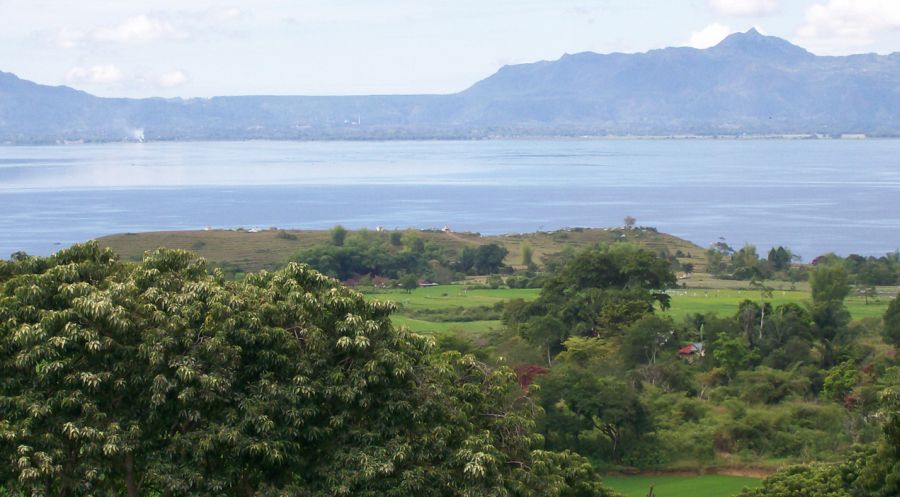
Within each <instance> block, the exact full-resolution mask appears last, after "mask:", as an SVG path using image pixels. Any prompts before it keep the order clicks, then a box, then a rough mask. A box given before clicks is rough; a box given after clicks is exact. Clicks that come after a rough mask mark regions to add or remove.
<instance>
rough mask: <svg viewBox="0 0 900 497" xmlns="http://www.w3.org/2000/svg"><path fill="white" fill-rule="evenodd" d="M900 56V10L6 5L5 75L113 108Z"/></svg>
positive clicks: (640, 3)
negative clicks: (542, 65) (535, 67)
mask: <svg viewBox="0 0 900 497" xmlns="http://www.w3.org/2000/svg"><path fill="white" fill-rule="evenodd" d="M751 27H755V28H757V29H758V30H759V31H760V32H763V33H765V34H769V35H773V36H779V37H781V38H785V39H787V40H789V41H791V42H793V43H796V44H798V45H800V46H802V47H804V48H806V49H808V50H810V51H811V52H813V53H816V54H819V55H844V54H850V53H862V52H877V53H883V54H886V53H891V52H895V51H900V0H452V1H451V0H252V1H249V0H243V1H238V0H231V1H229V0H155V1H149V0H0V71H5V72H12V73H15V74H16V75H18V76H19V77H22V78H24V79H29V80H32V81H36V82H38V83H42V84H50V85H68V86H71V87H73V88H77V89H80V90H85V91H88V92H90V93H93V94H95V95H100V96H109V97H147V96H162V97H210V96H215V95H366V94H417V93H454V92H457V91H460V90H463V89H465V88H467V87H469V86H470V85H472V84H473V83H474V82H476V81H478V80H481V79H484V78H486V77H488V76H490V75H491V74H493V73H494V72H495V71H496V70H497V69H499V68H500V67H501V66H503V65H506V64H518V63H524V62H533V61H537V60H555V59H557V58H559V57H560V56H562V55H563V54H566V53H577V52H583V51H593V52H599V53H608V52H643V51H647V50H651V49H656V48H663V47H667V46H693V47H697V48H705V47H708V46H712V45H714V44H716V43H717V42H719V41H720V40H721V39H723V38H724V37H725V36H727V35H728V34H730V33H733V32H736V31H746V30H748V29H749V28H751Z"/></svg>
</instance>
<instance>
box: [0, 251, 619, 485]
mask: <svg viewBox="0 0 900 497" xmlns="http://www.w3.org/2000/svg"><path fill="white" fill-rule="evenodd" d="M391 311H392V306H391V305H389V304H381V303H367V302H366V301H365V300H363V298H362V297H361V296H360V295H359V294H356V293H354V292H352V291H350V290H346V289H344V288H341V287H340V286H339V285H338V284H337V282H336V281H334V280H332V279H329V278H327V277H324V276H322V275H321V274H319V273H317V272H315V271H313V270H311V269H309V268H308V267H306V266H303V265H299V264H290V265H288V266H287V267H286V268H285V269H283V270H281V271H277V272H272V273H261V274H258V275H251V276H249V277H248V278H247V279H246V281H242V282H227V281H225V280H224V278H223V277H222V276H221V274H217V273H212V274H211V273H210V272H209V271H208V270H207V267H206V265H205V263H204V262H203V261H202V260H200V259H197V258H196V257H194V256H193V255H191V254H189V253H187V252H183V251H165V250H164V251H157V252H154V253H150V254H148V255H147V256H146V257H145V259H144V260H143V261H142V262H141V263H138V264H125V263H122V262H119V261H118V260H117V259H116V257H115V256H114V255H113V254H112V253H111V252H109V251H108V250H103V249H100V248H99V247H98V246H97V245H96V244H94V243H91V244H85V245H76V246H74V247H72V248H70V249H66V250H63V251H61V252H59V253H57V254H55V255H54V256H52V257H49V258H29V257H22V258H19V259H18V260H15V261H10V262H0V459H2V460H3V464H0V478H2V479H0V488H5V489H6V490H7V491H15V492H18V493H23V494H26V495H32V496H66V497H69V496H72V497H76V496H79V497H80V496H88V495H95V496H113V495H116V496H118V495H128V496H150V495H153V496H156V495H160V496H173V497H174V496H198V497H199V496H207V495H222V496H260V497H261V496H284V495H296V496H309V497H318V496H323V497H324V496H339V495H354V496H381V495H388V496H390V495H395V496H408V495H421V496H426V497H427V496H491V495H497V496H499V495H510V496H543V495H556V496H573V497H574V496H579V497H580V496H584V497H587V496H591V495H605V494H606V491H605V490H604V489H603V488H602V487H601V486H600V484H599V480H598V479H597V477H596V474H595V473H594V472H593V470H592V469H591V467H590V465H589V464H588V463H587V462H586V461H585V460H584V459H582V458H580V457H579V456H576V455H574V454H571V453H556V452H548V451H545V450H543V449H542V448H541V437H540V436H538V435H536V434H535V433H534V432H533V429H532V428H533V424H534V421H533V418H532V407H531V403H530V401H529V399H528V398H527V397H525V396H523V394H522V392H521V390H519V389H518V386H517V385H516V383H515V375H514V374H513V373H512V371H510V370H508V369H505V368H499V369H495V368H489V367H487V366H485V365H484V364H482V363H479V362H478V361H476V360H475V359H473V358H472V357H470V356H462V355H460V354H458V353H446V354H441V355H438V354H436V353H435V352H433V350H432V345H431V342H430V341H429V340H427V339H425V338H422V337H419V336H416V335H411V334H409V333H407V332H405V331H403V330H397V329H395V328H394V327H393V326H392V325H391V322H390V313H391Z"/></svg>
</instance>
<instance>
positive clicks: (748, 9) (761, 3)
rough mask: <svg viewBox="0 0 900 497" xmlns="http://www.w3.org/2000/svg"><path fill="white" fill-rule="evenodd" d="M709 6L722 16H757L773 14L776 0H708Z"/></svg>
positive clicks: (775, 9) (776, 8)
mask: <svg viewBox="0 0 900 497" xmlns="http://www.w3.org/2000/svg"><path fill="white" fill-rule="evenodd" d="M709 8H710V9H712V11H713V12H714V13H715V14H717V15H722V16H735V17H759V16H766V15H769V14H774V13H775V12H776V11H777V10H778V0H709Z"/></svg>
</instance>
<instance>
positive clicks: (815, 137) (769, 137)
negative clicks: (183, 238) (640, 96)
mask: <svg viewBox="0 0 900 497" xmlns="http://www.w3.org/2000/svg"><path fill="white" fill-rule="evenodd" d="M687 140H695V141H796V140H810V141H841V142H860V141H890V140H900V134H897V135H865V134H858V135H857V134H844V135H841V136H829V135H819V134H803V133H798V134H760V135H755V134H746V135H724V134H723V135H690V134H672V135H496V136H485V137H452V136H451V137H421V138H415V137H408V136H407V137H402V138H347V137H340V138H337V137H336V138H328V137H322V138H297V139H291V138H247V139H228V138H221V139H212V138H211V139H185V140H178V139H176V140H140V141H137V140H64V141H38V142H11V141H5V142H0V146H4V147H20V146H21V147H34V146H76V145H110V144H117V143H121V144H145V143H146V144H150V143H253V142H260V143H265V142H276V143H341V142H348V143H359V142H372V143H380V142H477V141H687Z"/></svg>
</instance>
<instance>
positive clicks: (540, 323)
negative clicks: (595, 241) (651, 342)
mask: <svg viewBox="0 0 900 497" xmlns="http://www.w3.org/2000/svg"><path fill="white" fill-rule="evenodd" d="M674 284H675V276H674V275H673V274H672V272H671V271H670V270H669V265H668V263H667V262H666V261H665V260H663V259H660V258H658V257H657V256H656V255H655V254H654V253H652V252H649V251H647V250H644V249H641V248H639V247H636V246H633V245H629V244H617V245H603V246H597V247H593V248H590V249H587V250H584V251H582V252H580V253H578V254H577V255H575V256H573V257H572V258H570V259H568V260H567V261H566V262H565V263H564V264H563V265H562V266H561V267H560V269H559V271H558V272H556V274H553V275H552V276H550V277H548V278H547V279H546V280H545V281H544V283H543V288H542V289H541V294H540V297H539V298H538V299H537V300H536V301H534V302H529V303H525V302H521V301H519V302H513V303H511V304H510V305H509V306H508V308H507V311H506V313H505V315H504V317H503V321H504V323H505V324H506V325H507V326H509V327H510V328H512V329H513V330H516V331H517V332H519V333H520V334H521V335H522V336H523V337H525V338H526V339H527V340H529V341H531V342H532V343H535V344H538V345H543V346H544V347H546V349H547V354H548V356H550V355H552V354H553V352H554V351H558V350H559V348H560V345H561V344H562V343H563V342H564V341H565V340H566V339H567V338H568V337H570V336H591V337H597V336H620V335H621V334H622V332H623V331H624V330H625V328H627V327H628V326H630V325H631V324H632V323H634V322H635V321H637V320H639V319H641V318H642V317H643V316H645V315H648V314H652V313H653V310H654V305H657V304H658V305H660V306H661V307H663V308H666V307H667V306H668V304H669V296H668V295H667V294H666V293H665V292H664V290H665V289H666V288H668V287H671V286H673V285H674Z"/></svg>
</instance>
